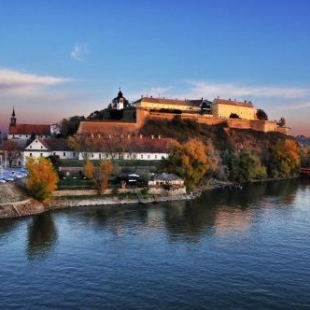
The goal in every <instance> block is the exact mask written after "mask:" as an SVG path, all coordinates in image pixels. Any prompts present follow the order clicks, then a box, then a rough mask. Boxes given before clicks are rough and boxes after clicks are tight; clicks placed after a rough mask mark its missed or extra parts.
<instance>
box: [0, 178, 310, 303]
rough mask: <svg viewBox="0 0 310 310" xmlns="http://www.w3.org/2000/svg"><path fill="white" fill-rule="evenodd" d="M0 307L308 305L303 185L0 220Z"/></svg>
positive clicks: (308, 193) (309, 186) (307, 190)
mask: <svg viewBox="0 0 310 310" xmlns="http://www.w3.org/2000/svg"><path fill="white" fill-rule="evenodd" d="M0 261H1V272H0V283H1V285H0V304H1V309H309V306H310V181H309V180H289V181H279V182H266V183H255V184H249V185H247V186H245V187H244V188H243V189H242V190H232V189H227V190H226V189H225V190H213V191H210V192H205V193H203V194H202V196H201V197H200V198H199V199H197V200H193V201H181V202H169V203H159V204H150V205H127V206H119V207H117V206H111V207H107V206H104V207H86V208H76V209H67V210H59V211H54V212H48V213H45V214H41V215H39V216H33V217H29V218H21V219H10V220H0Z"/></svg>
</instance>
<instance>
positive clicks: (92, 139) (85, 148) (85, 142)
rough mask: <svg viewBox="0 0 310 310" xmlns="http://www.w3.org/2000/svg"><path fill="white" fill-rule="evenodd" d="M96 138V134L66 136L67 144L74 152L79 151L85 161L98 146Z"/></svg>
mask: <svg viewBox="0 0 310 310" xmlns="http://www.w3.org/2000/svg"><path fill="white" fill-rule="evenodd" d="M98 139H99V137H98V135H89V134H81V135H74V136H70V137H68V145H69V147H70V148H72V149H73V150H75V151H76V152H79V153H80V154H81V155H82V157H83V159H84V160H85V161H86V160H87V159H88V158H89V157H90V154H91V153H92V152H93V151H95V150H96V149H97V148H98Z"/></svg>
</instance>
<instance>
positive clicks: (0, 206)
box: [0, 182, 196, 219]
mask: <svg viewBox="0 0 310 310" xmlns="http://www.w3.org/2000/svg"><path fill="white" fill-rule="evenodd" d="M23 186H24V185H23V183H21V182H19V183H6V184H3V185H1V186H0V197H1V198H0V219H4V218H16V217H22V216H30V215H35V214H39V213H43V212H46V211H51V210H57V209H65V208H73V207H87V206H101V205H102V206H105V205H122V204H136V203H141V204H148V203H158V202H164V201H177V200H190V199H194V198H196V196H195V195H194V194H191V195H187V194H179V195H161V196H158V195H153V196H151V197H148V198H144V197H142V196H141V195H140V194H138V193H136V194H137V195H136V198H126V197H117V196H111V195H105V196H99V195H98V194H97V192H96V191H95V190H82V191H81V190H77V191H75V190H68V191H63V192H62V191H56V192H55V193H54V196H53V198H52V200H51V202H50V203H49V204H48V205H43V204H42V203H40V202H38V201H37V200H35V199H33V198H31V197H29V195H28V194H27V193H26V191H25V189H24V187H23ZM131 197H132V196H131Z"/></svg>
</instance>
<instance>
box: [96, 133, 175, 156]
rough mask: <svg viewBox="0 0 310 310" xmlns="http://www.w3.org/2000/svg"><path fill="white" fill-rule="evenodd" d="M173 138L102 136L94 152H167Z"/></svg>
mask: <svg viewBox="0 0 310 310" xmlns="http://www.w3.org/2000/svg"><path fill="white" fill-rule="evenodd" d="M172 141H173V139H171V138H155V137H154V138H138V137H131V138H128V137H126V138H121V137H111V139H109V138H102V139H101V140H100V142H99V143H98V144H97V147H96V150H95V151H96V152H107V151H108V152H111V151H112V152H113V153H115V152H119V153H121V152H130V153H139V152H141V153H167V152H168V149H169V146H170V144H171V143H172Z"/></svg>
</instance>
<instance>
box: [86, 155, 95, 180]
mask: <svg viewBox="0 0 310 310" xmlns="http://www.w3.org/2000/svg"><path fill="white" fill-rule="evenodd" d="M94 173H95V166H94V164H93V163H92V162H91V161H90V160H89V159H87V160H86V161H85V164H84V175H85V177H86V178H87V179H90V180H91V179H93V178H94Z"/></svg>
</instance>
